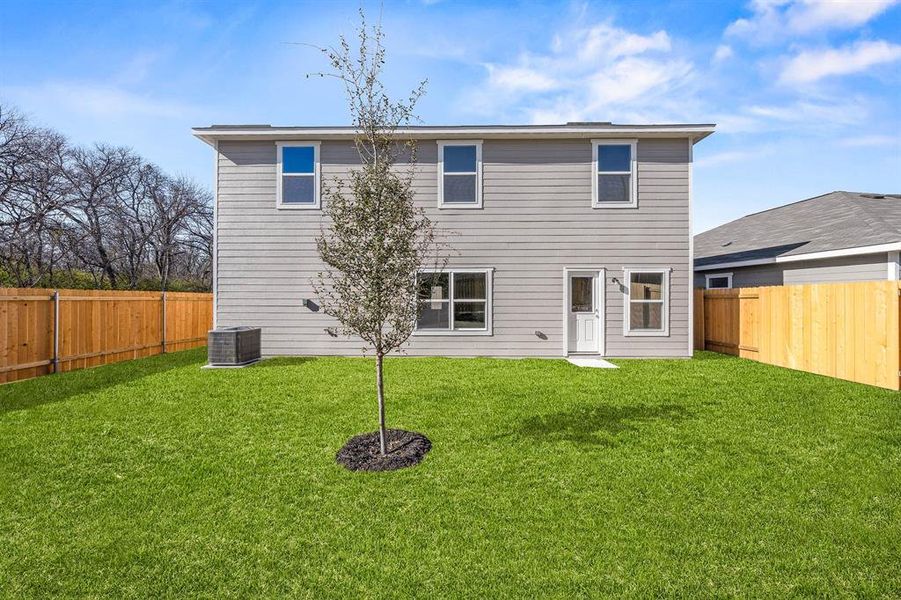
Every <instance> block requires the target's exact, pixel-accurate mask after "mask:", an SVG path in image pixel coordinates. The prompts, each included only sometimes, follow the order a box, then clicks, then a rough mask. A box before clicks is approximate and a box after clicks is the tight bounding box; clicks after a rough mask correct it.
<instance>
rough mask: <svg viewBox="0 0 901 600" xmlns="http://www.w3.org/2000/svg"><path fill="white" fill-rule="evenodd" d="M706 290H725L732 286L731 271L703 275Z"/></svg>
mask: <svg viewBox="0 0 901 600" xmlns="http://www.w3.org/2000/svg"><path fill="white" fill-rule="evenodd" d="M704 280H705V281H706V282H707V289H708V290H726V289H729V288H731V287H732V273H715V274H713V275H705V276H704Z"/></svg>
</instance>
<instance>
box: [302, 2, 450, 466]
mask: <svg viewBox="0 0 901 600" xmlns="http://www.w3.org/2000/svg"><path fill="white" fill-rule="evenodd" d="M360 18H361V23H360V27H359V31H358V43H359V47H358V48H357V49H354V50H352V49H351V46H350V44H349V43H348V42H347V40H346V39H345V38H344V37H343V36H342V37H340V38H339V45H338V47H337V48H321V49H320V50H321V51H322V52H323V53H324V54H325V55H326V57H327V59H328V61H329V64H330V65H331V67H332V69H333V72H331V73H320V74H319V75H320V76H331V77H335V78H337V79H338V80H340V81H341V82H342V83H343V84H344V87H345V92H346V94H347V100H348V104H349V107H350V113H351V118H352V123H353V126H354V127H355V128H356V137H355V138H354V141H355V144H356V149H357V152H358V153H359V156H360V168H355V169H352V170H351V171H350V173H349V182H342V181H340V180H339V181H336V182H334V185H331V184H330V183H328V182H327V183H326V185H324V188H325V189H324V197H325V203H324V209H323V210H324V212H325V215H326V217H327V221H330V224H329V225H327V226H324V228H323V231H322V232H321V234H320V236H319V238H318V239H317V247H318V250H319V256H320V257H321V258H322V261H323V262H324V263H325V264H326V265H327V266H328V267H329V269H328V270H326V271H324V272H322V273H319V275H318V277H317V279H316V280H315V281H314V288H315V291H316V294H317V296H318V298H319V302H320V304H321V305H322V308H323V310H324V312H325V313H326V314H328V315H330V316H332V317H334V318H335V319H337V320H338V322H339V323H340V327H339V331H340V332H341V333H343V334H344V335H350V336H356V337H359V338H361V339H362V340H363V342H365V344H366V348H365V349H364V350H365V351H370V352H372V353H373V354H374V355H375V370H376V390H377V397H378V412H379V449H380V452H381V454H382V455H383V456H384V455H385V454H387V453H388V447H387V439H386V433H387V432H386V428H385V392H384V387H385V386H384V373H383V359H384V357H385V355H386V354H389V353H390V352H392V351H394V350H397V349H399V348H400V347H401V346H402V345H403V344H404V343H405V342H406V341H407V340H408V339H409V338H410V335H411V334H412V333H413V328H414V326H415V323H416V317H417V314H418V308H419V302H418V298H417V283H416V273H417V271H418V270H419V268H421V267H422V266H424V265H425V264H426V263H427V261H430V260H431V261H436V262H440V261H439V260H438V253H439V246H438V244H437V243H436V237H435V231H434V228H433V226H432V223H431V221H430V220H429V219H428V218H427V217H426V215H425V213H424V212H423V211H422V209H421V208H417V207H416V205H415V204H414V193H413V176H414V172H415V161H416V153H415V150H416V149H415V145H414V142H413V140H402V139H400V138H399V136H398V131H397V130H398V129H399V128H400V127H402V126H404V125H407V124H409V123H410V122H411V121H413V120H415V119H416V117H415V113H414V107H415V105H416V102H417V100H418V99H419V98H420V96H422V94H423V93H424V91H425V84H426V82H425V81H423V82H421V83H420V84H419V86H418V87H417V88H416V89H414V90H413V91H412V92H411V94H410V96H409V97H408V98H407V99H406V100H402V101H394V100H392V99H391V98H389V96H388V95H387V91H386V89H385V87H384V85H383V83H382V81H381V75H382V69H383V67H384V65H385V48H384V45H383V39H384V34H383V32H382V28H381V25H380V24H376V25H375V26H373V27H372V28H371V29H370V28H369V27H368V26H367V24H366V20H365V16H364V14H363V11H362V10H361V11H360ZM404 166H405V167H406V168H404Z"/></svg>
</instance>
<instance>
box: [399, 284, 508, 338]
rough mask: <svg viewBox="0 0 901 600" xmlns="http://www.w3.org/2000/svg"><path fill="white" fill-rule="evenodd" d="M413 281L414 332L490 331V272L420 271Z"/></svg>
mask: <svg viewBox="0 0 901 600" xmlns="http://www.w3.org/2000/svg"><path fill="white" fill-rule="evenodd" d="M417 280H418V284H419V317H418V319H417V321H416V331H417V332H418V333H482V334H484V333H489V332H490V331H491V269H449V270H445V271H440V272H432V271H423V272H420V273H419V276H418V279H417Z"/></svg>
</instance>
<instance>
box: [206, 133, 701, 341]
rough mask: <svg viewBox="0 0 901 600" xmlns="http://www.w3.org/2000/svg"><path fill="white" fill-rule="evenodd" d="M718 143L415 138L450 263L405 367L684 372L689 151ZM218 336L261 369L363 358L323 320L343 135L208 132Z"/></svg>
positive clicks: (552, 136)
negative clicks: (331, 202) (445, 363)
mask: <svg viewBox="0 0 901 600" xmlns="http://www.w3.org/2000/svg"><path fill="white" fill-rule="evenodd" d="M712 132H713V125H614V124H611V123H568V124H566V125H533V126H518V125H517V126H452V127H429V126H423V127H410V128H407V129H404V130H401V131H399V132H398V136H400V137H403V138H406V139H410V138H413V139H415V140H416V141H417V158H418V162H417V166H416V171H415V182H414V186H415V193H416V201H417V203H418V204H419V205H420V206H422V208H423V209H425V211H426V212H427V214H428V216H429V217H430V218H431V219H432V220H433V222H434V223H435V224H436V225H437V227H438V228H439V230H440V231H441V232H442V235H443V236H446V237H445V239H446V240H447V242H448V244H449V245H450V247H451V249H452V251H451V252H450V253H449V254H450V256H449V262H448V265H447V267H446V268H444V269H443V270H442V272H440V273H435V272H430V271H428V270H424V271H423V272H422V273H421V274H420V282H421V283H420V290H421V292H420V294H421V296H420V301H421V303H422V307H421V308H422V310H421V316H420V317H419V320H418V322H417V325H416V331H415V333H414V335H413V337H412V339H411V341H410V343H409V344H408V346H407V348H406V352H407V353H408V354H411V355H444V356H504V357H525V356H537V357H560V356H568V355H571V354H585V355H594V356H607V357H658V356H659V357H686V356H690V355H691V352H692V335H691V322H692V319H691V316H690V315H691V303H692V294H691V288H692V237H691V164H692V147H693V145H694V144H695V143H696V142H698V141H699V140H701V139H703V138H704V137H706V136H708V135H710V134H711V133H712ZM194 135H196V136H197V137H198V138H200V139H202V140H203V141H205V142H207V143H208V144H209V145H210V146H212V147H213V148H214V151H215V187H216V190H215V196H216V206H215V213H216V218H215V243H214V247H215V250H214V252H215V259H214V265H215V270H214V283H213V288H214V289H213V292H214V297H215V324H216V325H217V326H229V325H256V326H260V327H261V328H262V344H263V354H264V355H266V356H274V355H325V354H338V355H342V354H356V353H358V352H359V350H360V347H361V344H360V342H359V340H353V339H348V338H344V337H335V336H334V335H333V334H332V333H330V328H331V326H333V325H334V322H333V320H332V319H331V318H330V317H328V316H327V315H325V314H324V313H323V312H321V311H319V310H316V303H315V296H314V293H313V290H312V285H311V279H312V277H314V276H315V274H316V273H317V272H319V271H321V270H322V269H323V265H322V263H321V261H320V260H319V258H318V255H317V252H316V242H315V240H316V237H317V235H318V234H319V233H320V230H321V226H322V225H323V212H322V206H323V203H324V202H327V199H326V198H323V189H324V187H325V185H327V184H328V182H330V181H333V180H335V178H341V177H345V176H346V175H347V173H348V171H349V169H352V168H353V167H354V165H357V164H359V158H358V156H357V153H356V150H355V148H354V144H353V136H354V131H353V130H352V129H351V128H345V127H273V126H268V125H263V126H260V125H246V126H245V125H242V126H219V125H216V126H212V127H201V128H197V129H195V130H194Z"/></svg>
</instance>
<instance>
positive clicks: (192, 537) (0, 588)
mask: <svg viewBox="0 0 901 600" xmlns="http://www.w3.org/2000/svg"><path fill="white" fill-rule="evenodd" d="M203 362H204V351H203V350H197V351H189V352H183V353H178V354H172V355H168V356H164V357H156V358H151V359H145V360H139V361H134V362H130V363H121V364H117V365H112V366H108V367H101V368H97V369H91V370H86V371H80V372H75V373H69V374H64V375H60V376H51V377H45V378H41V379H37V380H32V381H27V382H22V383H16V384H12V385H6V386H3V387H2V388H0V594H2V595H5V596H21V597H38V596H49V595H66V596H93V597H105V596H115V597H167V596H168V597H171V596H191V597H193V596H206V597H225V596H231V597H261V596H268V597H282V596H299V597H317V598H318V597H353V598H375V597H380V598H382V597H463V596H466V597H561V598H562V597H573V596H603V595H626V596H643V597H646V596H659V595H664V596H674V595H678V596H742V597H748V596H756V597H775V596H779V597H782V596H810V595H814V596H846V595H854V596H865V597H893V596H894V597H897V595H898V594H899V593H901V573H899V571H901V569H899V567H901V504H899V495H901V418H899V417H901V396H899V394H897V393H893V392H889V391H884V390H879V389H876V388H871V387H866V386H862V385H856V384H851V383H846V382H841V381H837V380H832V379H827V378H824V377H818V376H814V375H809V374H805V373H800V372H794V371H789V370H784V369H779V368H775V367H769V366H765V365H761V364H757V363H753V362H749V361H744V360H739V359H734V358H727V357H723V356H720V355H715V354H706V353H701V354H699V355H698V356H697V358H696V359H695V360H691V361H662V360H661V361H656V360H654V361H650V360H649V361H625V360H623V361H615V362H616V363H617V364H618V365H619V366H620V368H619V369H617V370H600V369H597V370H595V369H580V368H577V367H575V366H572V365H570V364H568V363H566V362H564V361H553V360H489V359H468V360H467V359H456V360H455V359H440V358H436V359H414V358H394V359H391V360H389V361H388V362H387V394H388V419H389V424H390V426H393V427H402V428H408V429H413V430H416V431H420V432H423V433H425V434H426V435H427V436H428V437H429V438H430V439H431V440H432V443H433V448H432V451H431V452H430V453H429V455H428V456H427V457H426V459H425V461H424V462H423V463H422V464H421V465H419V466H418V467H415V468H412V469H407V470H404V471H398V472H393V473H377V474H373V473H352V472H349V471H346V470H344V469H343V468H341V467H339V466H337V465H336V464H335V460H334V458H335V453H336V451H337V450H338V448H340V447H341V445H342V444H343V443H344V442H345V441H346V440H347V438H349V437H350V436H352V435H354V434H357V433H360V432H364V431H371V430H373V429H375V418H376V408H375V401H374V395H373V394H374V369H373V363H372V361H371V360H366V359H346V358H344V359H342V358H320V359H277V360H270V361H266V362H264V363H261V364H260V365H258V366H254V367H251V368H247V369H242V370H201V369H200V366H201V364H202V363H203Z"/></svg>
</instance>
